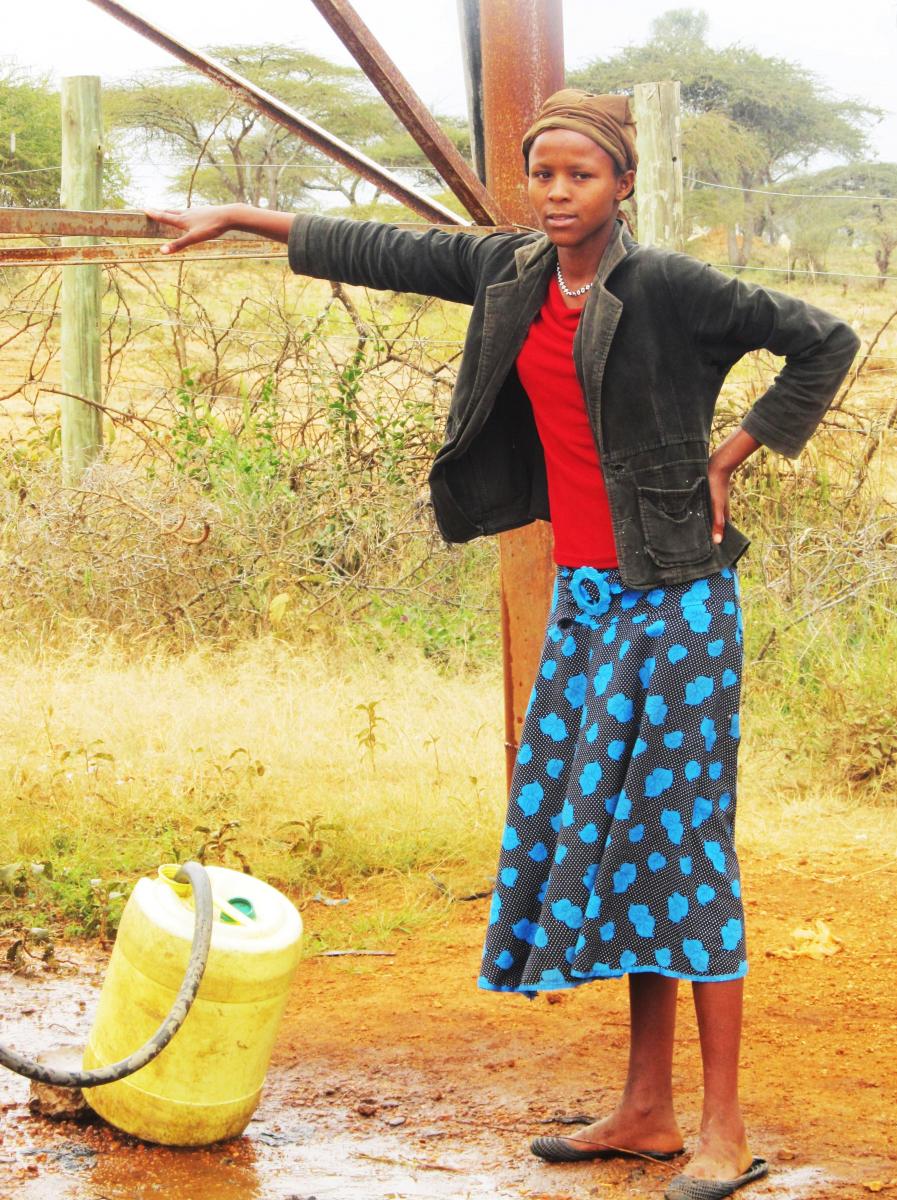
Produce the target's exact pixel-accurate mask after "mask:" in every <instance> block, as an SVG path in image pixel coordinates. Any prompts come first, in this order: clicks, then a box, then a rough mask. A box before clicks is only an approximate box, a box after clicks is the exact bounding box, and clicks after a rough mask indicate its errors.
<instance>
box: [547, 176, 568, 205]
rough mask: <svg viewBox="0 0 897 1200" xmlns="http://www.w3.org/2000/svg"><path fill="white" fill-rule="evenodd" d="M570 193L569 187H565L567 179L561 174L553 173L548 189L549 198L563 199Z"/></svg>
mask: <svg viewBox="0 0 897 1200" xmlns="http://www.w3.org/2000/svg"><path fill="white" fill-rule="evenodd" d="M569 194H570V189H569V188H568V187H567V181H566V180H565V179H564V178H563V177H562V176H561V175H555V177H554V178H553V179H552V181H551V187H549V189H548V199H549V200H565V199H566V198H567V196H568V195H569Z"/></svg>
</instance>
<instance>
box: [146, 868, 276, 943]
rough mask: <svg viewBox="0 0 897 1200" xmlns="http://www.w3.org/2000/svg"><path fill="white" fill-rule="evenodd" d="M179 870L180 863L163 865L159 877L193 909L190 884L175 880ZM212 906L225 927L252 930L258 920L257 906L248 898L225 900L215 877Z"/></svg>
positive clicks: (237, 897) (233, 897)
mask: <svg viewBox="0 0 897 1200" xmlns="http://www.w3.org/2000/svg"><path fill="white" fill-rule="evenodd" d="M179 870H180V865H179V864H178V863H162V864H161V865H160V867H159V871H158V875H159V878H160V879H161V880H163V882H165V883H167V884H168V886H169V887H170V888H171V890H172V891H173V892H174V893H175V895H176V896H177V897H178V898H179V899H180V900H185V901H187V902H188V903H190V906H191V907H192V899H193V889H192V888H191V887H190V884H189V883H181V882H180V881H179V880H177V879H176V878H175V876H176V875H177V873H178V871H179ZM212 905H213V907H214V910H215V913H216V914H217V916H218V919H219V920H220V921H222V922H224V924H225V925H242V926H243V927H244V928H245V927H247V926H248V927H250V928H251V927H252V926H253V925H254V924H255V922H256V920H257V916H256V911H255V905H254V904H253V903H252V901H251V900H250V899H248V897H246V896H231V897H228V898H225V897H224V896H222V895H221V894H220V893H219V892H217V891H216V889H215V880H214V876H212Z"/></svg>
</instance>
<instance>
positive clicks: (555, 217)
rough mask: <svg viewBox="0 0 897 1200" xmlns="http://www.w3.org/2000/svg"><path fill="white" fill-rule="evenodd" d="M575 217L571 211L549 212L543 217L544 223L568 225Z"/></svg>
mask: <svg viewBox="0 0 897 1200" xmlns="http://www.w3.org/2000/svg"><path fill="white" fill-rule="evenodd" d="M575 220H576V217H575V216H574V215H573V214H572V213H549V214H548V216H546V218H545V224H546V225H558V226H562V225H570V224H571V223H572V222H573V221H575Z"/></svg>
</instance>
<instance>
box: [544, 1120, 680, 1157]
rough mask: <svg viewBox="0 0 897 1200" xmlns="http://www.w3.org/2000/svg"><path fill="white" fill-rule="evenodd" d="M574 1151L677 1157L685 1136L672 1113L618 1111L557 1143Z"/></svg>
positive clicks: (609, 1154) (560, 1139)
mask: <svg viewBox="0 0 897 1200" xmlns="http://www.w3.org/2000/svg"><path fill="white" fill-rule="evenodd" d="M558 1140H559V1141H560V1142H562V1143H563V1144H565V1145H566V1146H568V1147H569V1148H570V1149H571V1150H580V1151H586V1152H594V1153H595V1154H596V1155H597V1154H602V1153H606V1154H607V1155H608V1156H611V1155H613V1154H615V1153H617V1154H618V1153H630V1154H663V1155H667V1154H669V1155H675V1154H678V1153H680V1152H681V1150H682V1134H681V1133H680V1131H679V1126H678V1125H677V1123H676V1118H675V1116H674V1115H673V1113H672V1111H671V1110H668V1111H665V1112H663V1113H660V1112H654V1111H645V1112H633V1111H627V1110H625V1109H623V1108H618V1109H616V1110H615V1111H614V1112H612V1113H611V1114H610V1116H608V1117H604V1118H603V1119H602V1120H600V1121H595V1122H594V1123H593V1124H592V1125H586V1126H584V1128H583V1129H581V1130H577V1132H576V1133H575V1134H574V1135H571V1136H570V1137H562V1138H559V1139H558Z"/></svg>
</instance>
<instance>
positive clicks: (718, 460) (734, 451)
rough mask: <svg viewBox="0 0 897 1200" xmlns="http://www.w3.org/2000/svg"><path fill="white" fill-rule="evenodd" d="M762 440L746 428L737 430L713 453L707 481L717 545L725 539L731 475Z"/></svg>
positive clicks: (713, 532)
mask: <svg viewBox="0 0 897 1200" xmlns="http://www.w3.org/2000/svg"><path fill="white" fill-rule="evenodd" d="M759 446H760V443H759V442H758V441H757V439H756V438H754V437H751V435H750V434H749V433H746V432H745V431H744V430H743V429H736V430H735V432H734V433H731V434H730V435H729V436H728V437H727V438H726V440H725V441H724V442H722V443H721V444H720V445H719V446H717V448H716V450H714V452H713V453H712V454H711V455H710V462H709V463H708V465H707V481H708V483H709V484H710V513H711V519H712V525H713V528H712V530H711V533H712V537H713V541H714V543H715V544H716V545H719V543H720V542H721V541H722V540H723V534H724V533H725V529H726V522H727V521H728V520H729V487H730V485H731V482H732V476H733V475H734V473H735V471H736V470H737V469H738V468H739V467H740V466H741V464H742V463H743V462H744V461H745V459H748V458H750V456H751V455H752V454H753V453H754V451H755V450H757V449H758V448H759Z"/></svg>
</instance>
